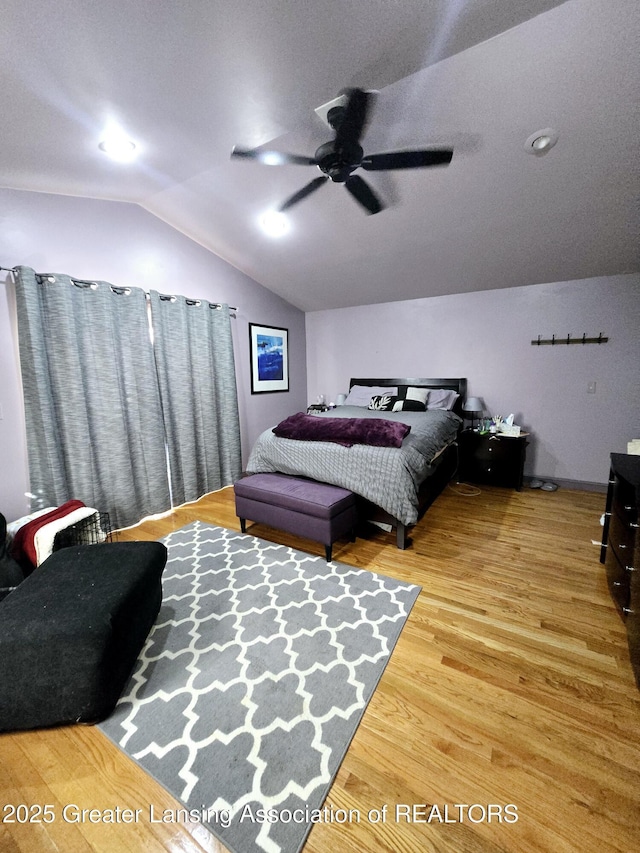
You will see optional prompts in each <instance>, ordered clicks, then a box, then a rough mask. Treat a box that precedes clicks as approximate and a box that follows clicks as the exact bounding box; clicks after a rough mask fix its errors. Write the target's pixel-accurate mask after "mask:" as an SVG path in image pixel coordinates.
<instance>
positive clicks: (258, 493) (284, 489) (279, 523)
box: [233, 474, 357, 562]
mask: <svg viewBox="0 0 640 853" xmlns="http://www.w3.org/2000/svg"><path fill="white" fill-rule="evenodd" d="M233 489H234V491H235V496H236V515H237V516H238V518H239V519H240V527H241V529H242V532H243V533H246V529H247V520H250V521H257V522H260V523H262V524H267V525H269V527H276V528H278V529H279V530H286V531H287V532H288V533H295V534H297V535H298V536H304V537H306V538H308V539H313V540H314V541H315V542H320V543H322V544H323V545H324V548H325V556H326V558H327V562H330V561H331V549H332V545H333V543H334V542H335V541H336V539H339V538H340V537H341V536H349V537H350V538H351V540H352V541H353V539H354V538H355V527H356V520H357V516H356V499H355V496H354V494H353V492H349V491H347V489H341V488H339V487H338V486H331V485H329V484H328V483H317V482H316V481H315V480H306V479H304V478H302V477H291V476H289V475H287V474H252V475H251V476H249V477H245V478H244V479H243V480H238V482H237V483H235V484H234V486H233Z"/></svg>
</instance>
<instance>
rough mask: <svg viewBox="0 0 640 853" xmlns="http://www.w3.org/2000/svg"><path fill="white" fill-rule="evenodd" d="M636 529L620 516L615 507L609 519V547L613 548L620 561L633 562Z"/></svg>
mask: <svg viewBox="0 0 640 853" xmlns="http://www.w3.org/2000/svg"><path fill="white" fill-rule="evenodd" d="M635 544H636V530H635V529H634V528H633V527H630V526H629V524H628V523H627V522H626V521H625V520H623V519H622V518H620V515H619V513H618V511H617V509H616V508H614V510H613V512H612V513H611V518H610V519H609V547H612V548H614V549H615V551H616V553H617V554H618V558H619V560H620V562H621V563H628V565H632V564H633V553H634V550H635Z"/></svg>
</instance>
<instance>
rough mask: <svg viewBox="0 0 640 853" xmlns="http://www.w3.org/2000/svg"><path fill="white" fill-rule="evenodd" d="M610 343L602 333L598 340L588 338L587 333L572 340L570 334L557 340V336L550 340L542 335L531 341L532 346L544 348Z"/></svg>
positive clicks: (552, 336)
mask: <svg viewBox="0 0 640 853" xmlns="http://www.w3.org/2000/svg"><path fill="white" fill-rule="evenodd" d="M608 341H609V338H608V337H606V336H605V335H603V334H602V332H600V334H599V335H598V337H597V338H595V337H591V338H588V337H587V333H586V332H584V333H583V335H582V337H581V338H572V337H571V335H570V334H568V335H567V337H566V338H564V337H563V338H556V336H555V335H551V337H550V338H543V337H541V336H540V335H538V337H537V338H536V339H535V340H534V341H531V345H532V346H535V347H544V346H551V347H554V346H562V345H564V346H568V345H570V344H606V343H607V342H608Z"/></svg>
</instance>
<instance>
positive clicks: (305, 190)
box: [278, 175, 329, 213]
mask: <svg viewBox="0 0 640 853" xmlns="http://www.w3.org/2000/svg"><path fill="white" fill-rule="evenodd" d="M328 180H329V178H328V177H327V176H326V175H323V176H322V177H321V178H314V179H313V180H312V181H310V182H309V183H308V184H307V185H306V186H304V187H302V189H301V190H298V192H297V193H294V194H293V195H292V196H291V197H290V198H288V199H287V200H286V201H285V202H284V204H281V205H280V207H279V208H278V210H279V211H280V213H284V212H285V210H289V208H290V207H293V205H294V204H297V203H298V202H299V201H302V199H303V198H306V197H307V196H308V195H310V194H311V193H312V192H315V191H316V190H318V189H320V187H321V186H322V185H323V184H324V183H326V182H327V181H328Z"/></svg>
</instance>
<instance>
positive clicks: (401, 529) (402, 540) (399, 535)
mask: <svg viewBox="0 0 640 853" xmlns="http://www.w3.org/2000/svg"><path fill="white" fill-rule="evenodd" d="M396 545H397V546H398V548H400V550H401V551H404V550H406V547H407V528H406V526H405V525H404V524H402V522H400V521H399V522H398V523H397V524H396Z"/></svg>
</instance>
